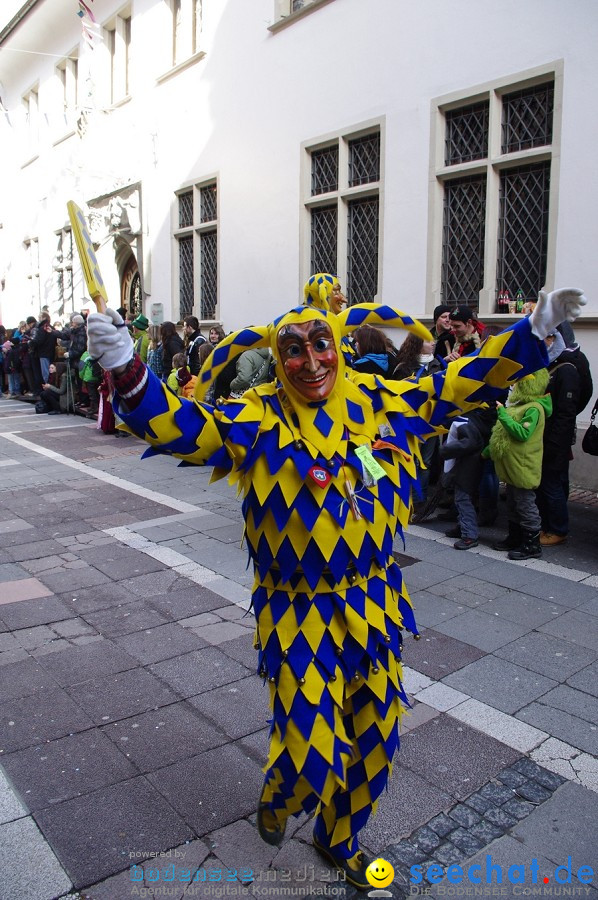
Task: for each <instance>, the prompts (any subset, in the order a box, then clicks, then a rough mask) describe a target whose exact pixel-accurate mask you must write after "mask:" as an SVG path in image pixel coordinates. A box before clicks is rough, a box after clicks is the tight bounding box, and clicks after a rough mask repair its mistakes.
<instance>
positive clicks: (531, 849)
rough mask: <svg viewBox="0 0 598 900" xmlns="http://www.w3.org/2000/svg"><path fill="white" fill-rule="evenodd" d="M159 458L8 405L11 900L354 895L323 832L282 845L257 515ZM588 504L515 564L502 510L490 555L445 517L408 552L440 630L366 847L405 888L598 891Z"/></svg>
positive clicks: (412, 663) (419, 608) (1, 496)
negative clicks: (259, 814)
mask: <svg viewBox="0 0 598 900" xmlns="http://www.w3.org/2000/svg"><path fill="white" fill-rule="evenodd" d="M142 450H143V446H142V445H141V444H140V442H138V441H137V440H135V439H134V438H128V439H125V440H122V439H115V438H114V437H112V436H105V435H103V434H101V433H100V432H98V431H97V430H96V429H95V427H94V425H93V424H92V423H90V422H89V421H88V420H84V419H80V418H76V417H66V416H65V417H62V418H60V419H58V421H57V419H56V418H49V417H46V416H36V415H35V414H34V412H33V410H32V408H31V406H27V405H26V404H21V403H18V402H15V401H8V400H5V399H2V400H0V501H1V504H2V509H3V513H4V515H3V517H2V521H1V522H0V723H1V724H0V897H1V898H10V900H29V898H31V900H52V898H58V897H70V898H73V900H74V898H78V900H83V898H90V900H124V898H129V897H136V896H154V897H160V896H172V897H176V898H179V900H181V898H189V897H194V896H243V895H245V896H249V897H252V896H253V897H262V896H273V897H278V896H280V897H284V896H295V897H308V896H317V895H320V896H341V897H348V898H351V897H354V896H356V895H357V892H356V891H354V890H353V889H352V888H350V887H347V886H346V885H345V884H343V883H342V882H340V881H339V880H337V877H336V873H331V872H330V871H329V870H328V869H327V868H326V867H324V866H323V864H322V861H321V860H320V858H319V857H318V856H317V854H316V853H315V851H314V849H313V847H312V845H311V824H310V822H309V821H308V820H307V819H306V818H305V817H302V818H300V819H298V820H293V821H292V822H291V823H289V826H288V829H287V836H286V839H285V842H284V843H283V845H282V846H281V847H280V848H279V849H276V848H272V847H269V846H268V845H266V844H264V843H263V842H262V841H261V840H260V839H259V837H258V835H257V831H256V829H255V816H254V812H255V807H256V801H257V797H258V794H259V791H260V786H261V780H262V774H261V766H262V765H263V762H264V759H265V750H266V736H267V718H268V711H267V703H266V696H265V689H264V687H263V685H262V683H261V680H260V679H259V678H258V677H257V676H256V674H255V666H256V661H255V653H254V650H253V648H252V631H253V626H252V618H251V615H250V614H248V612H247V610H248V606H249V588H250V586H251V581H252V579H251V575H250V573H249V572H248V570H247V558H246V553H245V551H244V550H243V549H242V548H241V546H240V545H241V538H242V523H241V516H240V506H239V502H238V501H237V500H236V498H235V497H234V494H233V492H232V491H231V490H230V488H229V487H228V486H227V485H226V483H222V482H217V483H215V484H213V485H210V484H209V478H210V474H209V472H207V471H203V470H201V469H190V468H178V467H177V465H176V462H175V461H173V460H170V459H162V458H159V457H153V458H150V459H148V460H146V461H143V462H139V456H140V454H141V452H142ZM575 498H576V499H575V502H572V503H571V518H572V528H571V537H570V539H569V541H568V542H567V543H566V544H564V545H561V546H559V547H556V548H551V549H549V550H546V551H545V552H544V556H543V558H542V559H541V560H529V561H526V562H524V563H515V562H509V561H508V560H506V559H505V555H504V554H500V553H497V552H496V551H493V550H492V549H491V547H490V545H491V543H492V541H493V540H494V539H496V537H497V535H498V534H501V533H502V530H503V528H504V526H505V522H504V511H503V510H502V509H501V515H500V518H499V521H498V522H497V524H496V526H495V527H493V528H492V529H483V530H482V537H481V540H480V545H479V546H478V547H477V548H475V550H471V551H467V552H459V551H456V550H454V549H453V546H452V544H453V541H452V540H450V539H448V538H447V537H445V536H444V529H446V528H447V527H449V526H447V525H446V523H442V522H440V521H439V520H438V519H433V520H432V521H431V522H429V523H426V524H422V525H419V526H413V528H412V530H411V531H410V533H409V535H408V537H407V541H406V545H405V546H404V547H403V546H402V545H401V546H397V548H396V549H397V555H398V558H399V560H400V562H401V564H402V565H403V567H404V572H405V580H406V583H407V585H408V587H409V589H410V592H411V595H412V599H413V602H414V605H415V608H416V615H417V619H418V622H419V625H420V628H421V631H422V639H421V640H420V641H417V642H416V641H413V640H411V639H408V640H407V642H406V646H405V653H404V663H405V668H404V676H405V683H406V687H407V691H408V693H409V695H410V698H411V700H412V710H411V713H410V715H408V716H405V717H404V720H403V725H402V739H401V751H400V753H399V755H398V757H397V759H396V761H395V771H394V773H393V778H392V779H391V782H390V784H389V789H388V792H387V793H386V794H385V795H384V797H383V798H382V799H381V802H380V805H379V810H378V814H377V815H376V816H375V817H374V818H372V819H371V821H370V823H369V824H368V826H367V827H366V829H364V831H363V832H362V843H363V846H364V849H365V850H366V851H367V852H368V853H370V854H371V855H372V856H382V857H383V858H384V859H386V860H388V861H389V862H390V863H391V864H392V865H393V867H394V869H395V879H394V882H393V884H392V885H391V887H390V888H389V889H388V890H389V892H390V895H391V896H392V897H403V896H405V895H408V894H415V893H424V892H425V893H430V894H431V895H433V896H447V895H450V896H459V895H467V894H473V893H474V892H476V893H486V894H494V893H498V894H500V895H502V896H522V895H525V894H526V893H532V892H533V893H540V894H542V895H545V896H551V895H559V894H562V893H567V894H568V895H571V894H573V895H579V896H583V897H588V898H589V900H598V890H597V888H596V884H597V878H598V875H597V874H596V870H597V869H598V854H597V852H596V846H597V840H596V837H597V828H596V823H597V822H598V762H597V759H596V754H597V751H598V728H597V726H598V688H597V684H598V679H597V678H596V675H597V674H598V557H597V554H596V550H595V547H596V541H595V534H596V525H597V521H596V516H597V511H596V504H595V502H594V500H595V497H594V496H593V495H587V494H584V492H583V491H579V492H577V493H576V494H575ZM534 861H535V863H534ZM451 866H452V867H453V868H450V867H451ZM455 866H458V867H459V868H457V869H456V868H454V867H455ZM430 867H432V868H430ZM472 867H473V868H472ZM559 867H561V868H559ZM584 867H585V868H584ZM587 867H591V869H589V868H587ZM590 872H591V874H590ZM459 873H461V874H459ZM459 879H460V880H459ZM476 879H477V880H479V883H476ZM567 879H569V880H567Z"/></svg>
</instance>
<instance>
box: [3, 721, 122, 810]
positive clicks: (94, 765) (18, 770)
mask: <svg viewBox="0 0 598 900" xmlns="http://www.w3.org/2000/svg"><path fill="white" fill-rule="evenodd" d="M3 764H4V768H5V770H6V773H7V774H8V776H9V778H10V779H11V782H12V784H13V786H14V788H15V790H16V791H17V792H18V794H19V796H20V797H21V799H22V801H23V803H24V804H26V806H27V808H28V809H29V810H30V811H32V812H36V811H37V810H39V809H43V808H44V807H46V806H54V805H55V804H58V803H62V802H63V801H65V800H70V799H71V798H72V797H78V796H81V795H82V794H89V793H91V791H94V790H97V789H98V788H100V787H105V786H106V785H109V784H115V783H117V782H119V781H125V780H126V779H129V778H132V777H134V776H135V775H137V774H138V773H137V770H136V769H135V767H134V766H133V765H131V763H130V762H129V761H128V760H127V759H126V758H125V756H124V755H123V754H122V753H121V752H120V751H119V750H118V749H117V747H115V745H114V744H112V743H111V742H110V741H109V740H108V738H107V737H105V736H104V735H103V734H102V732H100V731H99V730H98V729H97V728H94V729H92V730H90V731H85V732H83V733H81V734H74V735H70V736H68V737H64V738H61V739H59V740H54V741H51V742H50V743H46V744H43V745H42V746H39V747H30V748H28V749H27V750H20V751H17V752H16V753H10V754H8V756H6V757H4V759H3Z"/></svg>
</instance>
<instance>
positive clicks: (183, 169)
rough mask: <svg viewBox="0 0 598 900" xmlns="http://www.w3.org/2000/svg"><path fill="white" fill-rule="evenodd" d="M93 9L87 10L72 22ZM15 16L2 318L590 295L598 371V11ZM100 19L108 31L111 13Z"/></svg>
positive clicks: (337, 2)
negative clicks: (86, 231)
mask: <svg viewBox="0 0 598 900" xmlns="http://www.w3.org/2000/svg"><path fill="white" fill-rule="evenodd" d="M79 13H80V14H79ZM1 15H2V16H3V18H4V21H2V22H0V28H1V30H0V98H1V100H2V108H1V115H0V129H1V130H0V140H1V143H0V146H1V148H2V151H1V153H2V155H1V158H2V167H1V174H0V178H1V180H2V191H1V199H0V225H1V229H0V288H1V292H0V314H1V320H2V322H3V323H4V324H5V325H6V326H7V327H8V326H13V325H16V324H17V323H18V321H19V320H20V319H23V318H25V317H26V316H27V315H30V314H33V315H37V313H38V312H39V310H40V308H41V307H42V306H43V305H47V306H48V307H49V310H50V313H51V315H52V317H53V318H54V317H64V316H66V315H67V314H68V313H69V312H70V311H72V310H73V309H75V310H78V309H80V308H81V307H82V306H86V305H89V300H88V298H87V297H86V294H85V287H84V283H83V281H82V277H81V270H80V267H79V262H78V259H77V257H76V253H75V254H74V256H73V248H72V240H71V234H70V227H69V223H68V217H67V212H66V202H67V200H69V199H73V200H75V201H76V202H77V203H78V204H79V205H80V206H81V207H82V208H83V209H84V211H85V212H86V214H87V215H88V221H89V225H90V232H91V235H92V238H93V240H94V242H95V243H96V245H97V247H98V250H97V255H98V259H99V262H100V267H101V270H102V274H103V277H104V281H105V282H106V284H107V287H108V293H109V296H110V298H111V305H113V306H120V305H125V306H127V307H128V308H129V309H130V310H131V311H132V312H141V311H142V312H144V313H145V314H146V315H147V316H148V317H149V318H150V319H152V320H153V321H155V322H156V323H159V322H160V321H162V320H171V321H174V322H180V320H181V319H182V317H183V316H184V315H187V314H194V315H196V316H197V317H198V318H199V319H200V321H201V322H203V323H204V324H207V323H209V322H215V321H218V322H222V323H223V325H224V327H225V328H226V329H232V328H237V327H241V326H243V325H247V324H253V323H261V322H266V321H270V320H271V319H272V318H273V317H275V316H276V315H278V314H279V313H280V312H282V311H283V310H284V309H287V308H289V307H290V306H292V305H295V304H296V303H297V302H298V301H299V300H300V298H301V296H302V290H301V289H302V285H303V283H304V281H305V280H306V279H307V277H308V276H309V275H310V274H311V273H313V272H314V271H322V270H334V271H335V272H336V273H337V274H338V275H339V278H340V280H341V283H342V285H343V287H344V288H345V290H346V293H347V294H348V297H349V300H350V302H359V301H364V300H372V299H374V297H376V298H378V299H383V300H385V301H386V302H389V303H392V304H394V305H396V306H398V307H400V308H403V309H406V310H408V311H409V312H411V313H413V314H414V315H417V316H420V317H422V318H424V319H426V318H427V320H428V321H429V317H430V315H431V313H432V310H433V308H434V307H435V306H436V305H437V304H438V303H441V302H447V303H451V304H452V303H467V304H468V305H470V306H473V307H474V308H477V309H478V311H479V316H480V318H481V319H482V320H483V321H485V322H488V323H494V324H497V325H502V324H504V323H505V322H508V321H512V319H513V315H512V314H505V313H504V311H503V310H501V311H500V312H499V310H498V306H497V302H498V299H499V294H500V293H501V292H504V291H505V290H508V291H509V293H510V295H511V297H512V298H513V299H514V298H515V295H516V293H517V292H518V291H521V292H522V294H523V296H524V298H525V299H532V298H534V297H535V296H536V295H537V291H538V289H539V288H541V287H543V286H545V287H546V288H547V289H552V288H554V287H559V286H569V285H573V286H580V287H582V288H583V289H584V290H585V291H586V294H587V296H588V297H589V305H588V307H587V308H586V312H585V314H584V317H583V321H582V322H581V324H580V325H579V326H578V328H577V334H578V337H579V339H580V341H581V343H582V345H583V347H584V349H585V350H586V352H587V354H588V356H590V358H593V359H594V360H598V329H597V328H596V326H597V324H598V270H597V267H596V265H595V254H596V247H598V217H597V216H596V215H595V214H594V212H595V209H596V206H597V203H596V200H597V199H598V188H597V179H596V177H595V175H594V165H593V162H594V161H593V156H594V150H595V147H596V146H598V115H597V114H596V113H597V106H598V103H597V93H596V79H595V74H594V72H595V69H594V65H593V62H594V55H595V48H596V46H598V6H597V4H596V2H595V0H570V2H569V3H563V2H562V0H494V2H486V0H482V2H480V0H454V2H453V3H442V2H440V0H425V2H421V3H416V4H414V3H410V2H407V0H130V2H129V3H127V4H125V5H122V4H119V3H118V2H114V0H87V2H86V4H84V3H81V4H77V2H75V0H28V2H26V3H24V2H23V0H20V2H15V0H13V3H12V7H11V3H10V2H8V0H7V2H6V3H5V4H3V12H2V14H1ZM94 20H95V21H94Z"/></svg>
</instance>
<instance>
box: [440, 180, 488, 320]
mask: <svg viewBox="0 0 598 900" xmlns="http://www.w3.org/2000/svg"><path fill="white" fill-rule="evenodd" d="M485 217H486V176H485V175H478V176H474V177H471V178H460V179H458V180H455V181H447V182H446V183H445V185H444V215H443V223H442V286H443V292H442V302H443V303H448V304H451V305H452V304H455V305H457V306H458V305H459V304H460V303H464V304H465V303H467V304H469V303H473V304H475V305H476V306H477V303H478V296H479V292H480V291H481V289H482V286H483V284H484V221H485Z"/></svg>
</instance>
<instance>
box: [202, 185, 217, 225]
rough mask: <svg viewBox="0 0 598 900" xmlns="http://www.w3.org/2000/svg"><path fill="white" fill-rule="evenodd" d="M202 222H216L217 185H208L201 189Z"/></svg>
mask: <svg viewBox="0 0 598 900" xmlns="http://www.w3.org/2000/svg"><path fill="white" fill-rule="evenodd" d="M199 197H200V217H199V221H200V222H214V221H216V185H215V184H207V185H205V186H204V187H202V188H200V189H199Z"/></svg>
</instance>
